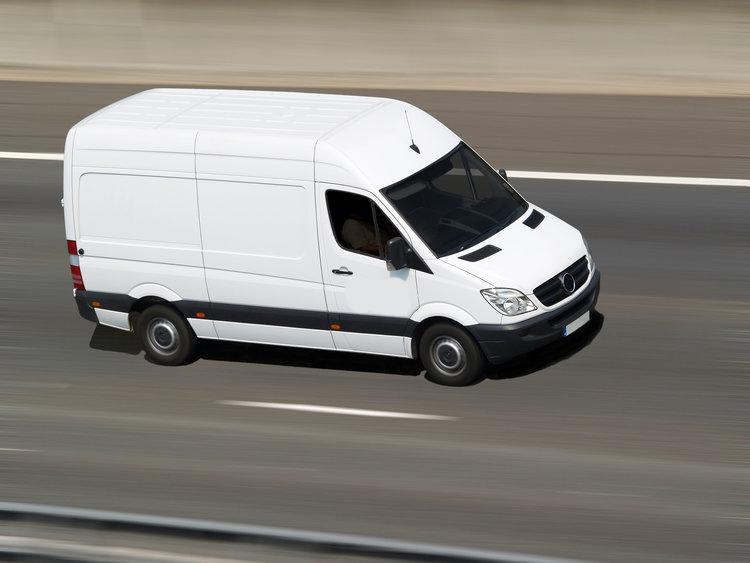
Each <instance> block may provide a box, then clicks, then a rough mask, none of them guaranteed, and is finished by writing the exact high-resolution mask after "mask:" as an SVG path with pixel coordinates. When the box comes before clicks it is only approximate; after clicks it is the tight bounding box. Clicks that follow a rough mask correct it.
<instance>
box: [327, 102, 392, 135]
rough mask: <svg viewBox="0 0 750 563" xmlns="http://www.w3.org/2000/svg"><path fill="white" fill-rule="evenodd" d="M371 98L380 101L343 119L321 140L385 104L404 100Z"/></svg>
mask: <svg viewBox="0 0 750 563" xmlns="http://www.w3.org/2000/svg"><path fill="white" fill-rule="evenodd" d="M371 99H373V100H379V102H378V103H377V104H373V105H372V106H370V107H368V108H366V109H364V110H362V111H360V112H357V113H355V114H354V115H353V116H352V117H350V118H349V119H345V120H344V121H342V122H341V123H339V124H338V125H336V126H335V127H333V128H332V129H330V130H329V131H328V132H326V133H325V134H324V135H322V136H321V137H320V140H321V141H325V140H326V139H327V138H328V137H332V136H333V135H334V134H336V133H337V132H338V131H340V130H341V129H344V128H346V127H349V126H350V125H351V124H352V123H355V122H356V121H358V120H360V119H362V118H363V117H365V116H366V115H368V114H370V113H372V112H374V111H376V110H378V109H380V108H383V107H385V106H388V105H391V104H394V103H396V104H398V103H402V102H399V101H398V100H390V99H388V98H371Z"/></svg>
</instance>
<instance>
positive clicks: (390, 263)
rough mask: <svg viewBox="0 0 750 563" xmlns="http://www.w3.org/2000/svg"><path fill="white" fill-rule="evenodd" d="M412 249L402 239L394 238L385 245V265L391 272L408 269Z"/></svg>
mask: <svg viewBox="0 0 750 563" xmlns="http://www.w3.org/2000/svg"><path fill="white" fill-rule="evenodd" d="M409 252H411V248H409V247H408V246H407V245H406V241H405V240H404V239H402V238H401V237H394V238H392V239H389V240H388V242H386V243H385V265H386V267H387V268H388V271H389V272H395V271H396V270H401V269H403V268H406V267H408V265H409V264H408V262H409V261H408V259H407V254H408V253H409Z"/></svg>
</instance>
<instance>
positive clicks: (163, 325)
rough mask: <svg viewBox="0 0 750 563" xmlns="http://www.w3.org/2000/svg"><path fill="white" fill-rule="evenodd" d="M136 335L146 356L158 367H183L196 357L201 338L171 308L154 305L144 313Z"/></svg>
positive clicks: (139, 320)
mask: <svg viewBox="0 0 750 563" xmlns="http://www.w3.org/2000/svg"><path fill="white" fill-rule="evenodd" d="M136 333H137V334H138V338H139V339H140V341H141V345H142V346H143V349H144V350H145V351H146V357H147V358H148V359H150V360H151V361H152V362H154V363H156V364H161V365H164V366H179V365H182V364H185V363H188V362H189V361H191V360H192V359H193V358H194V357H195V352H196V350H197V347H198V339H197V338H196V336H195V333H194V332H193V329H192V328H191V327H190V325H189V324H188V322H187V321H186V320H185V317H183V316H182V315H181V314H180V313H178V312H177V311H176V310H174V309H173V308H172V307H170V306H169V305H152V306H151V307H149V308H148V309H146V310H145V311H144V312H143V313H141V315H140V316H139V317H138V326H137V327H136Z"/></svg>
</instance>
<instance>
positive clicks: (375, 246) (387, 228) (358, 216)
mask: <svg viewBox="0 0 750 563" xmlns="http://www.w3.org/2000/svg"><path fill="white" fill-rule="evenodd" d="M326 203H327V205H328V215H329V217H330V220H331V228H332V229H333V234H334V236H335V237H336V242H338V243H339V246H341V247H342V248H345V249H347V250H351V251H353V252H359V253H362V254H368V255H370V256H375V257H377V258H380V259H383V260H384V259H385V253H384V247H385V243H386V241H387V240H388V239H390V238H393V237H396V236H399V233H398V229H396V227H395V226H394V225H393V223H391V221H390V220H388V218H387V217H386V216H385V215H384V214H383V212H382V211H381V210H380V209H379V208H378V206H377V205H376V204H375V203H374V202H373V201H372V200H370V199H369V198H367V197H364V196H361V195H357V194H351V193H348V192H340V191H336V190H329V191H327V192H326Z"/></svg>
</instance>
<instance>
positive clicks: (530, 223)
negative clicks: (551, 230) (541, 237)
mask: <svg viewBox="0 0 750 563" xmlns="http://www.w3.org/2000/svg"><path fill="white" fill-rule="evenodd" d="M542 221H544V215H543V214H541V213H539V212H538V211H537V210H536V209H534V211H532V212H531V215H529V218H528V219H526V220H525V221H524V222H523V224H524V225H526V226H527V227H529V228H531V229H536V228H537V227H538V226H539V223H541V222H542Z"/></svg>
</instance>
